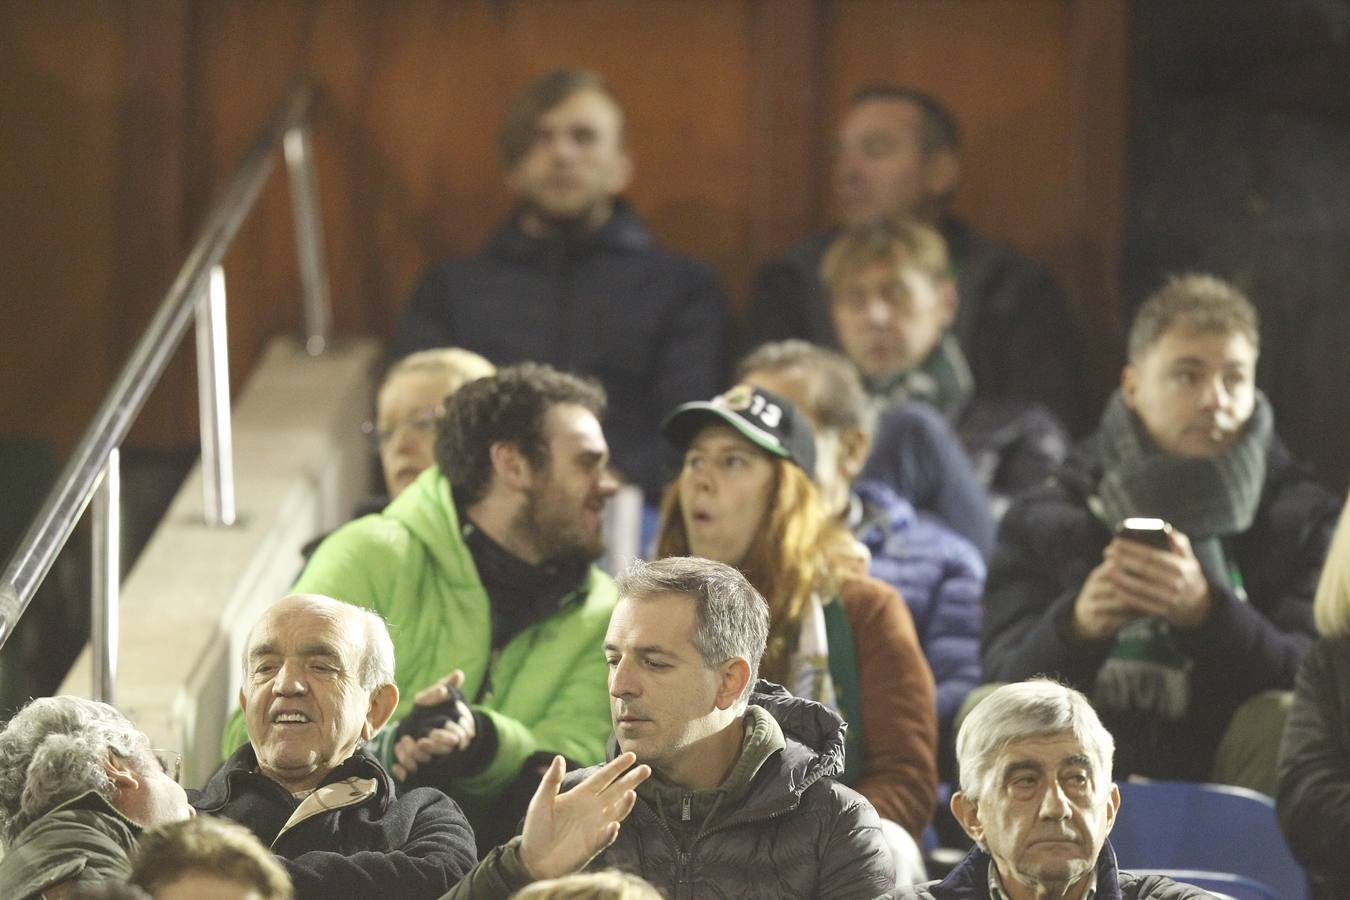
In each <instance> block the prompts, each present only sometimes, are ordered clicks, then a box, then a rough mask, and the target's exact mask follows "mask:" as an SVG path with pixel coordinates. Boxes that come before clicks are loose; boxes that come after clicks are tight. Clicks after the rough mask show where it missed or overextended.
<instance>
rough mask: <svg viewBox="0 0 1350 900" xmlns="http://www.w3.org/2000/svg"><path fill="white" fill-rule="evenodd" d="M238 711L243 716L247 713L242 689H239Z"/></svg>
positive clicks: (245, 698) (246, 703)
mask: <svg viewBox="0 0 1350 900" xmlns="http://www.w3.org/2000/svg"><path fill="white" fill-rule="evenodd" d="M239 711H240V712H242V713H245V714H247V713H248V698H247V697H245V696H244V689H243V688H240V689H239Z"/></svg>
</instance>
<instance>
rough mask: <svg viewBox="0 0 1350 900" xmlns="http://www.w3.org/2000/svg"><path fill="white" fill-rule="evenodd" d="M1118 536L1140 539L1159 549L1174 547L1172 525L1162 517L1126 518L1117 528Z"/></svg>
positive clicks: (1134, 539) (1140, 541) (1132, 539)
mask: <svg viewBox="0 0 1350 900" xmlns="http://www.w3.org/2000/svg"><path fill="white" fill-rule="evenodd" d="M1116 537H1123V538H1125V539H1127V540H1131V541H1138V542H1139V543H1141V544H1146V545H1148V546H1149V547H1156V548H1157V549H1159V550H1170V549H1172V526H1171V525H1168V524H1167V523H1166V522H1164V521H1163V520H1162V519H1147V518H1131V519H1126V520H1125V521H1123V522H1121V523H1120V526H1119V527H1117V528H1116Z"/></svg>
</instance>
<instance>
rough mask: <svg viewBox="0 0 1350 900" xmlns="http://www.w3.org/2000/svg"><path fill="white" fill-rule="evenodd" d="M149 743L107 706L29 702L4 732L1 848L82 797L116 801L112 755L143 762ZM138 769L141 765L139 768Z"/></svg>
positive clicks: (0, 747) (0, 744) (62, 700)
mask: <svg viewBox="0 0 1350 900" xmlns="http://www.w3.org/2000/svg"><path fill="white" fill-rule="evenodd" d="M149 749H150V741H149V740H148V739H147V738H146V736H145V735H144V734H142V733H141V732H140V731H139V730H138V729H137V728H136V726H134V725H132V724H131V722H129V721H127V719H126V717H125V716H123V715H122V714H121V713H119V712H118V711H117V710H116V709H113V708H112V707H111V706H109V705H108V704H106V703H98V702H95V701H93V700H83V699H81V698H79V697H43V698H40V699H38V700H34V701H32V702H30V703H29V704H28V705H27V706H25V707H24V708H23V709H21V710H19V711H18V712H17V713H15V714H14V717H13V718H12V719H10V720H9V722H8V723H6V725H5V729H4V731H3V732H0V845H3V846H5V847H8V846H10V845H11V844H12V843H13V842H14V839H15V838H17V837H18V836H19V834H20V833H21V832H22V831H23V830H24V829H25V828H27V827H28V826H29V825H31V824H32V823H33V822H35V821H37V820H38V819H40V818H42V817H43V816H44V815H46V814H47V813H49V812H51V811H52V810H53V809H55V808H56V807H58V806H60V805H61V804H62V803H65V802H66V801H67V800H73V799H74V798H76V797H78V796H80V795H81V794H84V793H87V792H89V791H96V792H98V793H99V794H102V795H103V796H104V797H106V798H108V799H109V800H110V801H111V799H112V793H113V783H112V779H111V778H110V777H109V775H108V772H107V771H106V769H105V768H104V763H105V762H106V761H107V759H108V756H109V754H112V755H114V756H118V757H120V758H122V759H126V760H138V761H140V762H141V763H142V764H144V762H145V757H146V755H147V754H148V752H149ZM138 768H139V767H138Z"/></svg>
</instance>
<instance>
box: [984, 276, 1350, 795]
mask: <svg viewBox="0 0 1350 900" xmlns="http://www.w3.org/2000/svg"><path fill="white" fill-rule="evenodd" d="M1259 347H1260V338H1259V333H1258V330H1257V319H1256V311H1255V309H1254V308H1253V307H1252V305H1251V303H1250V301H1248V299H1247V298H1246V297H1245V296H1243V294H1242V293H1241V292H1240V291H1238V290H1237V289H1236V288H1234V287H1233V286H1231V285H1229V284H1226V283H1224V282H1223V281H1220V280H1219V279H1217V278H1213V277H1209V276H1203V275H1187V276H1183V277H1179V278H1174V279H1172V280H1170V281H1169V282H1168V283H1167V284H1166V285H1165V286H1164V287H1163V288H1162V289H1161V290H1159V291H1158V292H1157V293H1155V294H1154V295H1153V296H1152V297H1150V298H1149V300H1148V301H1147V302H1146V303H1145V304H1144V305H1143V306H1142V307H1141V308H1140V310H1139V314H1138V316H1137V318H1136V319H1135V322H1134V325H1133V327H1132V328H1131V331H1130V339H1129V360H1128V362H1127V364H1126V366H1125V368H1124V371H1123V372H1122V378H1121V387H1120V390H1119V391H1117V392H1116V394H1115V395H1114V396H1112V398H1111V399H1110V401H1108V403H1107V407H1106V410H1105V413H1104V414H1103V416H1102V420H1101V425H1100V427H1099V428H1098V430H1097V433H1096V434H1095V435H1093V436H1092V437H1091V438H1089V439H1088V440H1087V441H1085V442H1084V443H1083V444H1081V445H1080V446H1079V447H1077V448H1076V449H1075V451H1074V452H1073V453H1072V454H1071V455H1070V457H1069V459H1068V460H1067V461H1066V462H1065V464H1064V465H1063V466H1062V467H1061V468H1060V469H1059V470H1058V471H1057V472H1056V474H1055V476H1054V477H1053V478H1052V479H1050V480H1049V481H1048V482H1047V483H1046V484H1045V485H1043V486H1042V487H1040V488H1037V489H1035V490H1033V491H1031V492H1030V493H1028V494H1027V495H1025V496H1023V497H1022V498H1021V499H1019V500H1018V501H1017V502H1015V503H1014V504H1013V506H1012V508H1011V509H1010V510H1009V511H1008V514H1007V516H1006V518H1005V519H1004V523H1003V528H1002V531H1001V532H1000V534H999V545H998V547H997V549H996V550H995V554H994V559H993V561H992V563H991V566H990V570H989V579H988V585H987V589H986V592H985V601H984V624H983V631H982V636H981V644H982V657H983V663H984V671H985V676H986V678H988V679H989V680H991V681H1015V680H1020V679H1024V678H1028V677H1030V676H1032V675H1035V674H1039V673H1046V674H1052V675H1055V676H1057V677H1060V678H1063V679H1065V680H1066V681H1067V682H1069V683H1070V684H1072V685H1074V686H1076V687H1078V688H1079V689H1081V690H1083V691H1084V692H1085V693H1087V694H1088V695H1089V696H1091V697H1092V698H1093V702H1094V703H1095V705H1096V706H1097V707H1098V709H1099V710H1100V711H1101V713H1102V715H1103V719H1104V720H1105V721H1106V723H1107V726H1108V727H1109V728H1110V729H1111V730H1112V732H1113V733H1114V734H1115V736H1116V740H1117V742H1118V745H1119V752H1118V754H1117V758H1116V771H1117V774H1118V775H1126V774H1131V773H1138V774H1144V775H1150V776H1154V777H1167V778H1183V779H1192V780H1214V781H1220V782H1225V783H1234V784H1242V785H1245V786H1248V787H1252V788H1255V789H1257V790H1261V791H1264V792H1266V793H1271V792H1272V791H1273V789H1274V764H1275V752H1276V746H1277V744H1278V743H1279V742H1278V739H1277V738H1278V735H1279V734H1280V731H1281V729H1282V727H1283V719H1284V713H1285V710H1286V708H1287V699H1286V698H1287V694H1285V693H1284V692H1287V691H1288V690H1289V689H1290V688H1291V687H1292V686H1293V679H1294V673H1295V670H1296V669H1297V666H1298V661H1299V659H1300V657H1301V656H1302V654H1303V651H1304V650H1305V649H1306V648H1307V646H1308V644H1309V642H1310V641H1311V639H1312V637H1313V636H1314V629H1313V621H1312V594H1313V589H1314V587H1315V585H1316V582H1317V576H1318V572H1319V570H1320V568H1321V565H1322V561H1323V559H1324V557H1325V554H1326V549H1327V545H1328V542H1329V540H1330V535H1331V530H1332V528H1333V527H1334V524H1335V519H1336V513H1337V501H1336V499H1335V498H1334V497H1333V496H1332V495H1331V494H1330V493H1329V492H1328V491H1327V490H1325V489H1324V488H1322V487H1321V486H1320V485H1318V484H1316V483H1315V482H1314V481H1313V480H1312V479H1311V478H1310V477H1309V476H1308V475H1307V474H1306V472H1305V471H1304V470H1303V469H1302V468H1301V467H1299V466H1298V465H1297V464H1296V463H1295V462H1294V460H1293V459H1292V458H1291V457H1290V454H1289V452H1288V450H1286V449H1285V447H1284V445H1283V443H1282V442H1281V441H1280V439H1279V437H1278V436H1277V435H1276V434H1275V432H1274V425H1273V416H1272V413H1271V409H1270V405H1269V403H1268V402H1267V401H1266V399H1265V396H1264V395H1263V394H1262V393H1261V392H1260V391H1259V390H1258V389H1257V388H1256V384H1255V375H1256V361H1257V355H1258V352H1259ZM1136 516H1147V517H1155V518H1159V519H1163V520H1165V521H1166V522H1168V523H1170V525H1171V526H1172V531H1171V534H1170V536H1169V538H1168V541H1167V545H1166V546H1165V547H1158V548H1155V547H1150V546H1147V545H1145V544H1144V543H1141V542H1139V541H1136V540H1131V539H1129V538H1128V537H1125V536H1115V537H1113V533H1114V532H1116V530H1117V529H1118V527H1119V526H1120V524H1121V522H1122V520H1123V519H1125V518H1128V517H1136Z"/></svg>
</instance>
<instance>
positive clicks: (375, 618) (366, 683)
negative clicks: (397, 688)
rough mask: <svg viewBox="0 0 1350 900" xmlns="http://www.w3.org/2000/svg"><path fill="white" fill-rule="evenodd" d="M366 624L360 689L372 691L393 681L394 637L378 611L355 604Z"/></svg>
mask: <svg viewBox="0 0 1350 900" xmlns="http://www.w3.org/2000/svg"><path fill="white" fill-rule="evenodd" d="M353 608H354V609H356V610H357V611H358V612H360V613H361V620H362V622H363V623H364V624H365V626H366V653H365V656H364V657H362V659H361V671H360V679H361V680H360V684H361V689H362V690H366V691H374V690H377V689H379V688H382V687H384V686H385V685H386V684H393V683H394V639H393V638H391V637H390V636H389V623H388V622H386V621H385V620H384V616H382V615H380V614H379V613H377V612H375V611H373V610H369V609H365V608H363V607H360V606H357V607H353Z"/></svg>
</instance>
